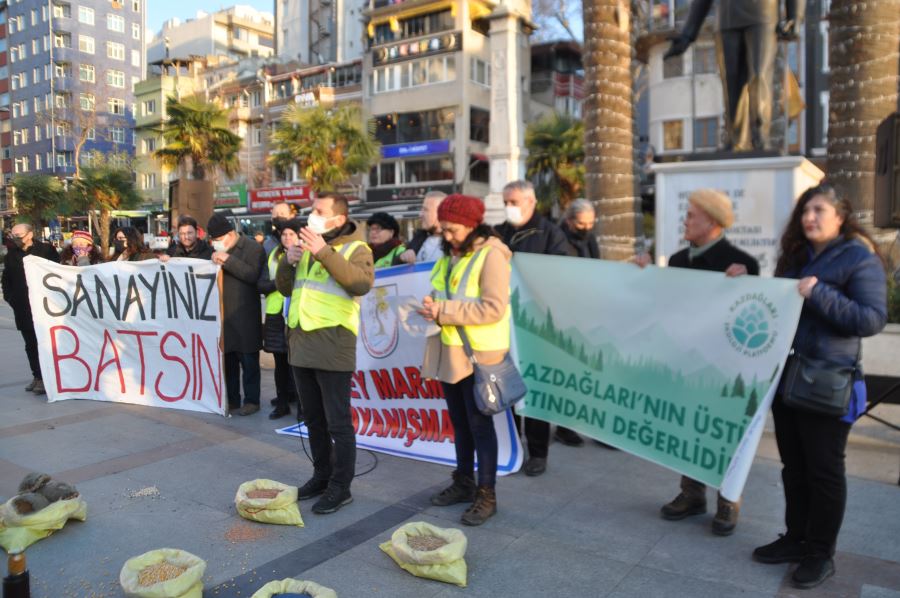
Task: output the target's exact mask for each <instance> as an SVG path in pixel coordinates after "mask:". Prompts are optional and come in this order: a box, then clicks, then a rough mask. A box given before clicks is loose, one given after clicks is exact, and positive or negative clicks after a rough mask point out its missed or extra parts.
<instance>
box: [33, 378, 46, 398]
mask: <svg viewBox="0 0 900 598" xmlns="http://www.w3.org/2000/svg"><path fill="white" fill-rule="evenodd" d="M31 392H33V393H34V394H36V395H45V394H47V389H45V388H44V381H43V380H36V381H35V383H34V387H33V388H32V389H31Z"/></svg>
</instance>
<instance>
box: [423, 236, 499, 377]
mask: <svg viewBox="0 0 900 598" xmlns="http://www.w3.org/2000/svg"><path fill="white" fill-rule="evenodd" d="M485 245H487V246H489V247H490V248H491V249H490V251H489V252H488V254H487V257H486V258H485V260H484V268H483V269H482V270H481V276H480V277H479V279H478V284H479V287H480V288H481V299H480V301H472V302H469V301H440V302H439V303H438V305H439V306H440V311H439V312H438V317H437V323H438V324H441V325H449V326H456V325H459V326H477V325H481V324H493V323H495V322H499V321H500V319H501V318H502V317H503V314H505V313H506V308H507V306H508V305H509V277H510V267H509V260H510V258H511V257H512V252H511V251H510V250H509V249H508V248H507V247H506V245H504V244H503V242H502V241H501V240H500V239H497V238H496V237H490V238H488V239H479V240H477V241H476V242H475V245H474V247H473V251H477V250H479V249H481V248H482V247H483V246H485ZM455 262H456V260H455V259H454V260H453V263H455ZM506 353H507V351H475V358H476V359H477V360H478V362H479V363H483V364H486V365H491V364H495V363H500V362H501V361H502V360H503V357H504V356H505V355H506ZM422 375H423V376H424V377H426V378H435V379H437V380H440V381H442V382H448V383H450V384H454V383H456V382H459V381H460V380H462V379H463V378H466V377H467V376H470V375H472V363H471V362H470V361H469V358H468V357H466V353H465V351H464V350H463V348H462V347H461V346H450V345H445V344H443V343H442V342H441V336H440V335H439V334H436V335H434V336H432V337H429V339H428V342H427V344H426V346H425V360H424V363H423V365H422Z"/></svg>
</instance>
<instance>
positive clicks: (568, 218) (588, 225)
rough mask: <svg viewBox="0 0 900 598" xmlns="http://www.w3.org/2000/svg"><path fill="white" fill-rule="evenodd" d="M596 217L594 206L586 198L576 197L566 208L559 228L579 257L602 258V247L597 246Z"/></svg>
mask: <svg viewBox="0 0 900 598" xmlns="http://www.w3.org/2000/svg"><path fill="white" fill-rule="evenodd" d="M596 219H597V213H596V212H595V211H594V206H593V205H591V202H589V201H588V200H586V199H581V198H579V199H576V200H575V201H573V202H572V203H570V204H569V206H568V207H567V208H566V213H565V216H564V218H563V220H562V222H560V223H559V228H560V229H561V230H562V232H563V234H564V235H565V236H566V240H567V241H568V242H569V245H570V246H571V247H572V251H574V252H575V255H576V256H577V257H587V258H591V259H595V260H599V259H600V247H598V246H597V237H596V235H594V223H595V221H596Z"/></svg>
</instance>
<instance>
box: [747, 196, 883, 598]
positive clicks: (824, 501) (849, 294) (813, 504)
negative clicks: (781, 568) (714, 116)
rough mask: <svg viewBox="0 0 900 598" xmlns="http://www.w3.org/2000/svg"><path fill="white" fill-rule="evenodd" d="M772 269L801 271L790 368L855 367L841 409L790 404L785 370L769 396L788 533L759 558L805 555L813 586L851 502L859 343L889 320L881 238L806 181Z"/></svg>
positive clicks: (862, 396)
mask: <svg viewBox="0 0 900 598" xmlns="http://www.w3.org/2000/svg"><path fill="white" fill-rule="evenodd" d="M775 275H776V276H781V277H785V278H796V279H799V282H798V283H797V290H798V292H799V293H800V294H801V295H802V296H803V298H804V302H803V311H802V312H801V314H800V321H799V323H798V325H797V333H796V335H795V336H794V342H793V346H792V357H790V358H789V361H788V365H787V366H786V368H785V370H786V371H787V370H788V369H789V367H790V363H791V361H790V360H792V359H799V358H800V357H801V356H802V357H804V358H807V359H815V360H819V362H821V363H826V364H827V366H828V368H829V369H832V368H833V369H835V370H837V369H838V368H854V373H853V377H852V380H853V384H852V391H851V395H850V405H849V411H848V412H847V414H846V415H845V416H844V417H839V416H834V415H831V416H829V415H823V414H819V413H814V412H810V411H807V410H801V409H798V408H794V407H790V406H788V405H787V404H786V403H785V395H786V394H791V388H790V383H789V382H787V379H788V376H782V380H781V383H780V385H779V389H778V392H777V393H776V396H775V400H774V402H773V404H772V414H773V416H774V420H775V440H776V442H777V444H778V452H779V454H780V455H781V462H782V464H783V466H784V467H783V469H782V474H781V476H782V480H783V482H784V495H785V523H786V526H787V531H786V532H785V534H783V535H782V536H781V537H779V539H778V540H776V541H774V542H772V543H770V544H767V545H765V546H760V547H759V548H757V549H756V550H754V551H753V558H754V559H755V560H757V561H759V562H763V563H770V564H775V563H788V562H799V566H798V567H797V568H796V570H795V571H794V572H793V574H792V581H793V584H794V585H795V586H796V587H798V588H814V587H816V586H818V585H819V584H821V583H822V582H823V581H825V580H826V579H828V578H829V577H831V576H832V575H833V574H834V562H833V559H832V557H833V556H834V551H835V545H836V543H837V536H838V532H839V531H840V527H841V522H842V520H843V517H844V509H845V507H846V502H847V479H846V472H845V467H844V452H845V449H846V446H847V436H848V434H849V433H850V426H851V425H852V423H853V422H854V421H855V420H856V419H857V418H858V417H859V416H860V415H861V414H862V413H863V411H865V404H866V388H865V382H864V381H863V375H862V371H861V370H860V363H859V362H860V344H861V340H862V337H866V336H872V335H875V334H877V333H878V332H880V331H881V330H882V329H883V328H884V326H885V323H886V321H887V284H886V276H885V270H884V264H883V262H882V261H881V258H880V256H879V255H878V252H877V250H876V249H875V243H874V242H873V241H872V239H871V238H870V237H869V235H868V234H866V233H865V231H863V229H862V228H861V227H860V226H859V224H857V222H856V221H855V219H854V217H853V213H852V211H851V207H850V204H849V202H848V201H847V200H845V199H841V198H839V197H838V196H837V195H836V193H835V190H834V189H833V188H832V187H831V186H829V185H826V184H821V185H818V186H816V187H811V188H810V189H807V190H806V191H804V192H803V194H802V195H801V196H800V198H799V199H798V200H797V205H796V206H795V207H794V210H793V212H792V214H791V218H790V220H789V222H788V225H787V227H786V229H785V232H784V235H783V236H782V238H781V253H780V255H779V258H778V263H777V265H776V267H775ZM791 396H793V395H792V394H791Z"/></svg>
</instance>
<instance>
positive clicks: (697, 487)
mask: <svg viewBox="0 0 900 598" xmlns="http://www.w3.org/2000/svg"><path fill="white" fill-rule="evenodd" d="M703 513H706V485H704V484H702V483H700V482H698V481H697V480H693V479H691V478H689V477H687V476H682V478H681V494H679V495H678V496H676V497H675V499H674V500H672V502H670V503H668V504H665V505H663V506H662V508H661V509H660V514H661V515H662V517H663V519H669V520H670V521H678V520H679V519H684V518H685V517H690V516H691V515H702V514H703Z"/></svg>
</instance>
